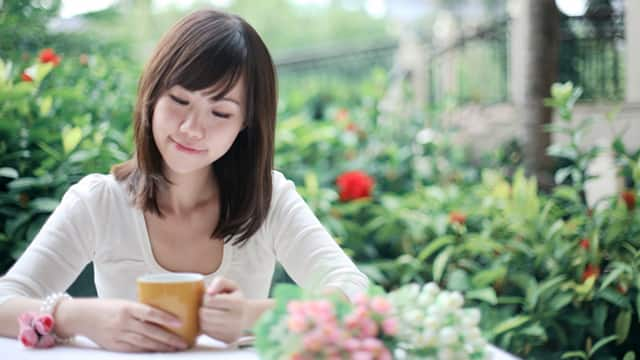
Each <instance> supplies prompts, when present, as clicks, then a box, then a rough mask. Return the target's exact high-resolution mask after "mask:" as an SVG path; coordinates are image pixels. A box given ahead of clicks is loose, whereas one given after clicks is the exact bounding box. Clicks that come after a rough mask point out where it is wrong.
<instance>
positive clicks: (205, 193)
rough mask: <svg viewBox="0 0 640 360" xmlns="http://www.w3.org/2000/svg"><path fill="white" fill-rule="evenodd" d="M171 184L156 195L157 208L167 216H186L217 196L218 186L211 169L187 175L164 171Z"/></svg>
mask: <svg viewBox="0 0 640 360" xmlns="http://www.w3.org/2000/svg"><path fill="white" fill-rule="evenodd" d="M165 174H166V176H167V178H168V180H169V181H171V183H172V184H170V185H168V186H167V187H166V188H164V189H162V190H161V191H160V192H159V193H158V206H159V207H160V210H161V211H162V212H163V213H165V214H168V215H178V216H180V215H186V214H189V213H190V212H192V211H193V210H195V209H197V208H200V207H202V206H203V205H205V204H207V203H209V202H210V201H211V200H212V199H215V198H217V196H218V184H217V181H216V179H215V176H214V174H213V171H212V170H211V168H204V169H202V170H198V171H196V172H193V173H189V174H178V173H175V172H172V171H170V170H166V171H165Z"/></svg>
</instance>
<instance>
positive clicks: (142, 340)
mask: <svg viewBox="0 0 640 360" xmlns="http://www.w3.org/2000/svg"><path fill="white" fill-rule="evenodd" d="M120 342H124V343H128V344H129V345H131V346H132V347H133V348H134V351H172V352H173V351H176V348H175V347H173V346H170V345H167V344H165V343H162V342H160V341H157V340H154V339H152V338H150V337H148V336H146V335H143V334H140V333H137V332H133V331H128V332H125V333H123V334H122V338H121V339H120Z"/></svg>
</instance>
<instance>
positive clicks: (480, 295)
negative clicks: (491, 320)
mask: <svg viewBox="0 0 640 360" xmlns="http://www.w3.org/2000/svg"><path fill="white" fill-rule="evenodd" d="M464 297H465V298H466V299H468V300H481V301H484V302H486V303H489V304H491V305H496V304H497V303H498V297H497V296H496V291H495V290H494V289H493V288H492V287H487V288H484V289H475V290H469V291H467V292H466V293H465V294H464Z"/></svg>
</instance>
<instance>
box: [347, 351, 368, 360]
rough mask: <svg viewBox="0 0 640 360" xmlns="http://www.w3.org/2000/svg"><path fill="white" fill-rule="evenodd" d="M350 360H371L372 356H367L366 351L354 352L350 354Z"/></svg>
mask: <svg viewBox="0 0 640 360" xmlns="http://www.w3.org/2000/svg"><path fill="white" fill-rule="evenodd" d="M351 359H352V360H373V354H369V353H368V352H366V351H356V352H354V353H352V354H351Z"/></svg>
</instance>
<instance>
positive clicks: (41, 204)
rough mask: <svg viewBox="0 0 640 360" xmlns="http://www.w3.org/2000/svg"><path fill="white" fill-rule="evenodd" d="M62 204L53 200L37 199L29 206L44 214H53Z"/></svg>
mask: <svg viewBox="0 0 640 360" xmlns="http://www.w3.org/2000/svg"><path fill="white" fill-rule="evenodd" d="M59 204H60V202H59V201H58V200H56V199H52V198H36V199H34V200H33V201H31V202H30V203H29V206H30V207H31V208H33V209H35V210H38V211H42V212H47V213H50V212H53V210H55V209H56V207H58V205H59Z"/></svg>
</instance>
